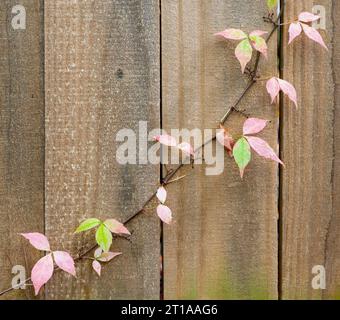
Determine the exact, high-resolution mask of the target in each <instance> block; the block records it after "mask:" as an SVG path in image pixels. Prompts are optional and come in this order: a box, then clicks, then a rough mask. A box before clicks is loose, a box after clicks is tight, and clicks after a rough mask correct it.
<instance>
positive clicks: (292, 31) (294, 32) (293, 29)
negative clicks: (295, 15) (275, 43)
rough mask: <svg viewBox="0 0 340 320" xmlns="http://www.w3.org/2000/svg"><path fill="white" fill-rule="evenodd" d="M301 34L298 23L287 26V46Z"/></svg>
mask: <svg viewBox="0 0 340 320" xmlns="http://www.w3.org/2000/svg"><path fill="white" fill-rule="evenodd" d="M301 32H302V27H301V24H300V23H298V22H297V23H292V24H291V25H290V26H289V42H288V44H291V43H292V42H293V40H294V39H295V38H296V37H298V36H299V35H300V34H301Z"/></svg>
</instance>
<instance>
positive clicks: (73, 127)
mask: <svg viewBox="0 0 340 320" xmlns="http://www.w3.org/2000/svg"><path fill="white" fill-rule="evenodd" d="M45 5H46V9H45V26H46V112H47V114H46V137H47V145H46V175H47V176H46V230H47V235H48V236H49V238H50V239H51V242H52V244H53V246H54V247H57V246H58V247H64V248H65V249H68V250H71V251H73V252H77V250H79V249H80V248H81V247H82V246H84V245H85V244H86V243H87V242H88V240H89V239H94V234H93V233H90V234H89V235H81V236H78V237H77V236H76V237H75V236H73V235H72V233H73V232H74V230H75V227H76V226H77V225H78V224H79V222H80V221H82V220H83V219H84V218H88V217H93V216H94V217H98V218H101V219H105V218H109V217H111V218H116V219H119V220H121V221H124V220H126V219H127V218H128V217H130V216H131V215H132V214H133V213H134V212H135V211H136V210H138V209H140V208H141V206H142V204H143V203H144V202H145V200H146V199H147V198H148V197H149V196H150V195H151V194H152V193H153V191H154V186H155V185H156V184H157V182H158V181H159V167H157V166H151V165H139V166H137V165H119V164H118V163H117V161H116V150H117V147H118V146H119V143H118V142H116V141H115V139H116V133H117V132H118V131H119V130H120V129H123V128H129V129H132V130H134V131H135V132H136V133H137V134H138V121H141V120H144V121H148V125H149V128H153V127H158V126H159V120H160V119H159V114H160V103H159V101H160V76H159V73H160V71H159V70H160V66H159V38H160V37H159V4H158V1H157V0H147V1H145V0H143V1H141V0H132V1H124V0H100V1H94V0H91V1H68V0H60V1H54V0H46V1H45ZM129 228H130V229H131V230H132V231H133V236H132V242H131V243H130V242H127V241H123V240H122V241H114V243H113V250H114V251H122V252H123V253H124V254H123V255H122V256H121V257H119V258H117V259H116V260H115V261H113V262H112V263H110V264H109V265H107V266H105V267H104V269H103V275H102V277H101V278H98V276H97V275H96V274H95V273H94V272H93V271H92V270H91V262H90V261H83V262H82V263H80V264H79V265H78V266H77V272H78V278H77V280H75V279H72V280H71V279H70V278H69V277H68V276H67V275H65V274H61V273H60V274H59V275H57V277H56V278H55V279H54V280H53V282H52V283H51V285H49V286H48V290H47V298H49V299H58V298H62V299H76V298H80V299H151V298H153V299H157V298H159V292H160V291H159V270H160V266H159V254H160V245H159V232H160V231H159V221H158V219H157V218H156V217H155V215H154V214H152V215H148V214H145V215H142V216H140V217H139V218H137V219H136V220H135V221H134V222H133V223H131V224H129Z"/></svg>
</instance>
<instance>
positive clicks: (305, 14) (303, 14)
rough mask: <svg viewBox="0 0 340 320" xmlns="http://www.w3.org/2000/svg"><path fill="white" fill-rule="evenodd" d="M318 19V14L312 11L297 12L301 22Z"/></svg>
mask: <svg viewBox="0 0 340 320" xmlns="http://www.w3.org/2000/svg"><path fill="white" fill-rule="evenodd" d="M319 19H320V16H317V15H315V14H313V13H310V12H301V13H300V14H299V21H301V22H313V21H317V20H319Z"/></svg>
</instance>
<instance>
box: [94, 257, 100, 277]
mask: <svg viewBox="0 0 340 320" xmlns="http://www.w3.org/2000/svg"><path fill="white" fill-rule="evenodd" d="M92 268H93V270H94V271H95V272H96V273H97V274H98V276H99V277H100V274H101V272H102V266H101V264H100V263H99V262H98V261H97V260H94V261H93V262H92Z"/></svg>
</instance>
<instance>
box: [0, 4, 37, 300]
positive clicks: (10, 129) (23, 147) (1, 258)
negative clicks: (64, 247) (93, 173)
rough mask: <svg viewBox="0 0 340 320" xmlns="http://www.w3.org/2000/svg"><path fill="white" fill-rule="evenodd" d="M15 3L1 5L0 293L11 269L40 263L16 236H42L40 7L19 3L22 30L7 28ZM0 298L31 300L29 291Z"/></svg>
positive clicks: (9, 279)
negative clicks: (24, 19) (24, 18)
mask: <svg viewBox="0 0 340 320" xmlns="http://www.w3.org/2000/svg"><path fill="white" fill-rule="evenodd" d="M18 2H19V1H15V0H11V1H9V0H6V1H5V0H4V1H1V3H0V220H1V223H0V270H1V273H0V291H2V290H4V289H7V288H8V287H11V281H12V277H13V276H14V275H13V274H11V270H12V267H13V266H15V265H22V266H24V267H25V268H26V272H27V276H29V272H30V270H31V268H32V266H33V263H34V262H35V261H36V260H37V259H38V258H39V252H38V251H36V250H34V249H32V247H30V245H28V244H27V242H26V241H25V240H23V239H22V238H21V237H20V235H19V233H21V232H32V231H37V232H44V202H43V199H44V96H43V92H44V89H43V57H44V54H43V53H44V50H43V42H42V41H43V1H39V0H35V1H31V0H23V1H20V4H21V5H23V6H24V7H25V8H26V11H27V24H26V30H14V29H13V28H12V25H11V20H12V17H14V14H12V8H13V7H14V6H15V5H17V4H18ZM25 257H26V258H25ZM1 298H4V299H26V298H32V290H31V288H30V287H28V289H27V290H15V291H12V292H11V293H9V294H7V295H6V296H3V297H1Z"/></svg>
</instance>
